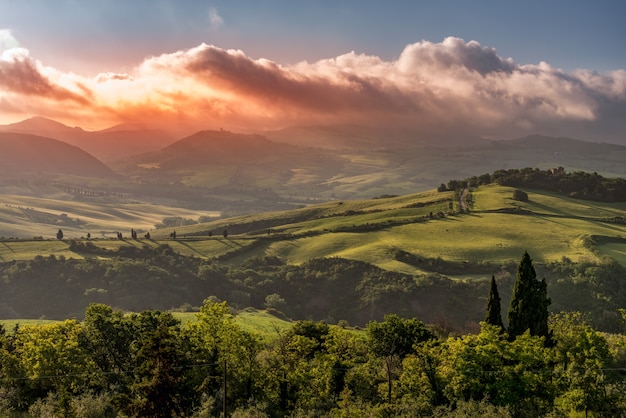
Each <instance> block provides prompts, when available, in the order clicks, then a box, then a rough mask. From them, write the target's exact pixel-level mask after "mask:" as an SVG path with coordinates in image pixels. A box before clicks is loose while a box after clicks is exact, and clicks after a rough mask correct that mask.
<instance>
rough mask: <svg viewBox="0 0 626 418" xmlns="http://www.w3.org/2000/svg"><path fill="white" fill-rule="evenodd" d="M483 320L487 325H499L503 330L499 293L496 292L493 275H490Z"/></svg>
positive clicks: (496, 287) (496, 286)
mask: <svg viewBox="0 0 626 418" xmlns="http://www.w3.org/2000/svg"><path fill="white" fill-rule="evenodd" d="M485 322H486V323H488V324H489V325H494V326H497V327H500V329H502V331H504V324H503V323H502V308H501V306H500V294H499V293H498V285H497V284H496V278H495V277H494V276H491V287H490V289H489V299H487V314H486V316H485Z"/></svg>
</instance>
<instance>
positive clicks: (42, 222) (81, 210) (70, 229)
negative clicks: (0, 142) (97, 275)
mask: <svg viewBox="0 0 626 418" xmlns="http://www.w3.org/2000/svg"><path fill="white" fill-rule="evenodd" d="M0 199H1V200H0V202H2V203H1V204H0V237H4V238H12V237H19V238H32V237H43V238H54V237H56V233H57V231H58V229H59V228H60V229H62V230H63V233H64V236H65V238H80V237H84V236H86V235H87V233H90V234H91V236H92V237H93V238H99V237H112V236H115V233H116V232H117V231H120V232H122V233H123V234H125V235H130V230H131V228H133V229H135V230H144V231H148V230H150V229H153V228H154V225H155V224H158V223H160V222H161V221H162V220H163V218H165V217H168V216H180V217H184V218H191V219H198V218H199V217H200V216H215V215H217V213H214V212H205V211H194V210H187V209H182V208H175V207H171V206H163V205H154V204H147V203H98V202H80V201H72V200H69V198H68V196H59V199H42V198H37V197H32V196H18V195H7V194H3V195H0Z"/></svg>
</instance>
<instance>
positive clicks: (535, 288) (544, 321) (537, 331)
mask: <svg viewBox="0 0 626 418" xmlns="http://www.w3.org/2000/svg"><path fill="white" fill-rule="evenodd" d="M549 305H550V299H549V298H548V286H547V284H546V281H545V279H543V280H541V281H539V280H537V273H535V268H534V267H533V261H532V259H531V258H530V255H528V252H527V251H525V252H524V255H523V256H522V259H521V260H520V263H519V266H518V268H517V279H516V280H515V286H514V287H513V297H512V298H511V305H510V306H509V313H508V320H509V327H508V333H509V337H510V338H511V339H515V337H517V336H518V335H521V334H523V333H524V332H526V330H530V335H537V336H543V337H545V338H546V345H549V344H551V343H552V336H551V333H550V331H549V329H548V306H549Z"/></svg>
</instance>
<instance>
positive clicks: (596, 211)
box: [0, 185, 626, 273]
mask: <svg viewBox="0 0 626 418" xmlns="http://www.w3.org/2000/svg"><path fill="white" fill-rule="evenodd" d="M513 190H514V189H513V188H509V187H503V186H497V185H489V186H482V187H480V188H478V189H476V190H474V191H473V192H472V196H471V201H472V202H473V206H472V208H471V211H470V213H466V214H455V215H449V216H445V217H443V218H442V217H439V216H438V215H437V214H438V213H441V212H448V211H449V205H450V203H451V202H452V203H453V206H454V207H455V208H457V207H458V202H455V201H454V194H453V193H451V192H444V193H438V192H436V191H428V192H424V193H417V194H411V195H405V196H397V197H386V198H378V199H366V200H352V201H332V202H327V203H323V204H319V205H312V206H308V207H304V208H302V209H297V210H290V211H283V212H270V213H262V214H256V215H248V216H241V217H235V218H226V219H219V220H216V221H213V222H209V223H204V224H196V225H190V226H185V227H177V228H176V232H177V236H178V239H177V240H171V239H169V238H168V236H169V233H170V232H172V229H161V230H157V231H154V234H153V236H152V238H153V239H152V240H142V239H140V240H137V241H133V240H124V241H119V240H96V241H94V244H95V245H97V246H100V247H104V248H107V249H116V248H118V247H119V246H121V245H133V246H143V245H148V246H157V245H160V244H168V245H170V246H172V247H173V248H174V250H175V251H178V252H180V253H182V254H186V255H193V256H196V257H201V258H209V257H216V256H221V255H224V254H226V253H229V252H232V251H237V254H238V255H237V256H236V257H233V258H232V259H231V260H230V262H231V263H238V262H240V261H243V260H244V259H246V258H248V257H251V256H263V255H270V256H278V257H281V258H283V259H284V260H285V261H286V262H288V263H294V264H299V263H303V262H306V261H308V260H309V259H312V258H316V257H335V256H336V257H344V258H349V259H355V260H361V261H365V262H368V263H372V264H375V265H377V266H380V267H382V268H384V269H389V270H394V271H401V272H405V273H412V272H416V271H417V270H416V269H415V267H413V266H410V265H406V264H404V263H400V262H398V261H396V260H394V258H393V257H392V251H393V250H394V249H402V250H404V251H408V252H411V253H414V254H419V255H421V256H424V257H433V258H437V257H441V258H442V259H445V260H451V261H470V262H482V261H489V262H497V263H499V262H509V261H517V260H518V259H519V257H520V255H521V254H522V253H523V252H524V251H525V250H526V251H528V252H529V253H530V254H531V255H532V257H533V259H534V260H535V261H536V262H539V263H542V262H548V261H556V260H560V259H561V258H562V257H568V258H570V259H572V260H574V261H578V260H581V259H589V260H598V259H599V258H600V257H602V256H608V257H612V258H614V259H616V260H617V261H618V262H620V263H622V264H624V265H626V244H625V243H624V242H621V241H620V240H619V239H614V238H615V237H626V225H624V224H618V223H611V222H607V220H608V219H611V218H615V217H622V218H625V217H626V204H624V203H621V204H607V203H598V202H589V201H582V200H577V199H571V198H567V197H563V196H559V195H556V194H551V193H547V192H539V191H533V190H526V191H527V193H528V195H529V201H528V202H518V201H515V200H513V199H512V196H513ZM144 209H145V210H150V209H151V208H145V207H144ZM117 210H118V212H120V213H128V212H124V211H128V210H129V209H124V208H118V209H117ZM431 213H432V214H433V216H430V215H431ZM160 214H162V212H161V213H160ZM85 215H86V214H85ZM127 216H128V215H127ZM153 216H156V215H153ZM159 216H160V215H159ZM129 218H130V217H129ZM268 229H270V230H271V233H270V234H269V235H268V234H267V230H268ZM222 230H228V231H230V232H229V236H228V238H224V237H222V236H221V231H222ZM209 231H211V232H213V233H214V235H213V236H212V237H208V232H209ZM594 236H595V237H607V238H613V241H611V242H608V241H607V240H605V241H602V240H601V241H599V244H598V246H597V247H595V248H593V247H592V246H590V245H589V243H590V242H591V240H590V239H589V238H590V237H594ZM259 240H261V241H259ZM252 244H255V245H252ZM245 247H249V248H250V250H249V251H245V250H242V249H243V248H245ZM49 254H55V255H57V256H58V255H63V256H65V257H68V258H69V257H74V258H78V257H84V256H89V255H85V254H77V253H73V252H71V251H70V250H69V243H68V242H67V241H63V242H61V241H57V240H49V241H4V242H1V243H0V260H3V261H7V260H13V259H28V258H32V257H34V256H36V255H44V256H46V255H49Z"/></svg>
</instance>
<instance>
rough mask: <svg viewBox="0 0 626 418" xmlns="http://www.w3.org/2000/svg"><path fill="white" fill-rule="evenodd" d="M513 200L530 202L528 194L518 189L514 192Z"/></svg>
mask: <svg viewBox="0 0 626 418" xmlns="http://www.w3.org/2000/svg"><path fill="white" fill-rule="evenodd" d="M513 199H514V200H517V201H519V202H528V193H526V192H523V191H521V190H517V189H516V190H515V191H514V192H513Z"/></svg>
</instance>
